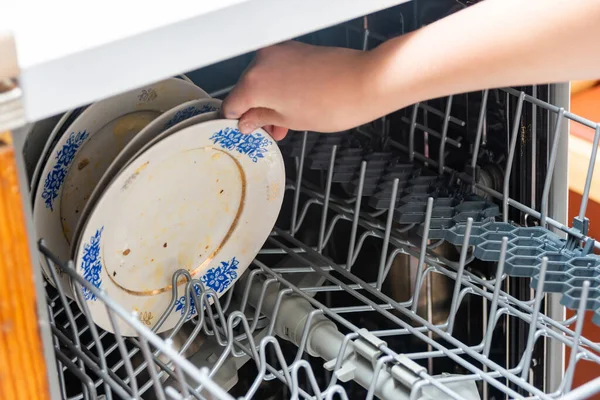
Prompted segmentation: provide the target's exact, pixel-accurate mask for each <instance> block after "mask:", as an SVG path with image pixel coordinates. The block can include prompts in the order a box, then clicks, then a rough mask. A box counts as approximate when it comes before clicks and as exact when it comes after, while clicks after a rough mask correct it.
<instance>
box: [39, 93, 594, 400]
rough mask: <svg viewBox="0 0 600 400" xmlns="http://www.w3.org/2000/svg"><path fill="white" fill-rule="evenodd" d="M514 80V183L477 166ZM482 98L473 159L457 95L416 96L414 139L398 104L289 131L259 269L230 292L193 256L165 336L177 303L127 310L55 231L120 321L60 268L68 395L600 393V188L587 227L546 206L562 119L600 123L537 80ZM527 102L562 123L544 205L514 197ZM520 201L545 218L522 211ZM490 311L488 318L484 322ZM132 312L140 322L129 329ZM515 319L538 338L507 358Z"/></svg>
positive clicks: (58, 295) (411, 116)
mask: <svg viewBox="0 0 600 400" xmlns="http://www.w3.org/2000/svg"><path fill="white" fill-rule="evenodd" d="M498 93H500V94H501V95H502V96H506V98H507V99H508V98H510V99H512V100H513V101H514V102H515V104H516V108H515V110H514V113H515V114H514V120H513V121H512V123H511V124H510V131H509V132H508V133H509V135H507V139H508V140H507V141H508V143H507V155H506V158H505V159H504V160H503V162H504V164H505V165H506V169H505V170H504V171H503V175H501V176H500V181H501V182H502V184H503V190H502V192H500V191H497V190H496V189H494V188H493V187H492V186H491V185H489V184H487V183H486V182H487V181H483V183H482V180H481V179H480V178H481V175H480V172H478V163H479V160H480V158H479V157H480V153H479V152H480V147H481V145H482V142H483V141H484V139H482V138H484V134H485V123H484V122H485V118H486V110H487V108H486V105H487V102H488V97H491V96H492V95H493V94H494V95H498ZM478 99H479V103H480V110H479V114H478V117H477V121H478V123H477V129H476V137H475V140H474V142H473V143H472V144H471V145H470V149H469V151H468V154H469V162H468V168H466V169H465V170H464V171H457V170H454V169H453V168H451V167H450V166H449V164H448V163H447V159H448V156H447V154H448V153H447V151H446V149H445V146H446V144H449V146H453V147H457V148H458V147H461V146H465V142H460V141H458V140H457V139H455V138H453V137H452V136H451V135H449V134H448V132H449V130H448V125H449V124H452V123H454V124H457V125H460V123H461V122H462V121H461V120H460V118H458V117H455V116H453V115H452V114H451V109H452V97H450V98H449V99H446V100H445V101H446V104H447V105H448V106H447V107H446V109H445V112H444V111H441V110H440V109H438V108H436V106H435V105H432V104H428V103H422V104H417V105H415V106H413V107H411V108H410V109H409V110H406V112H405V113H404V114H403V116H402V117H401V119H402V120H403V122H404V123H405V129H404V135H403V136H401V137H403V138H406V139H407V140H406V141H400V140H398V137H399V136H395V135H394V134H390V124H389V123H386V121H385V120H384V121H378V122H377V123H374V124H369V125H367V126H363V127H359V128H357V129H355V130H353V131H351V132H346V133H342V134H333V135H319V134H316V133H308V132H304V133H301V132H298V133H292V134H290V136H289V138H288V139H287V140H286V141H285V142H283V143H281V148H282V152H283V153H284V154H286V155H287V157H288V161H287V164H288V169H289V171H288V175H289V179H288V183H287V187H286V200H285V202H284V211H283V212H282V214H281V216H280V220H279V221H278V223H277V225H276V227H275V228H274V230H273V232H272V234H271V235H270V237H269V239H268V240H267V242H266V243H265V246H264V247H263V249H262V250H261V252H260V253H259V255H258V256H257V258H256V259H255V261H254V262H253V265H252V267H251V269H249V270H248V271H247V272H246V273H245V274H244V276H243V277H242V278H241V279H240V281H239V282H237V283H236V284H235V287H234V288H232V289H231V290H229V291H228V292H227V293H226V295H224V296H223V297H222V298H220V299H218V298H217V296H216V293H215V292H214V291H213V290H212V289H208V288H206V287H205V286H204V285H203V284H202V282H200V281H199V280H196V279H193V278H192V277H191V276H190V275H189V273H188V272H187V271H185V270H180V271H178V272H177V273H176V274H175V276H174V277H173V282H174V283H176V282H180V281H184V282H185V285H186V296H184V297H182V298H175V297H173V298H172V299H171V303H170V306H169V308H168V311H167V314H168V313H171V312H172V313H177V314H178V315H181V319H180V321H179V323H178V325H177V326H176V328H175V329H174V330H172V331H169V332H167V333H164V334H161V335H160V336H159V335H156V334H154V333H153V331H152V329H156V328H157V327H158V326H159V325H160V324H161V321H163V320H164V319H165V318H166V315H162V316H159V315H146V314H142V315H140V314H137V313H133V314H132V313H130V312H129V311H126V310H123V309H121V308H120V307H119V306H118V305H116V304H115V303H114V302H113V301H112V300H111V299H110V298H108V297H107V296H106V295H105V294H104V293H103V292H101V291H99V290H98V289H96V288H95V287H94V286H92V285H90V284H89V283H88V282H87V281H85V280H84V279H82V278H81V277H80V276H79V275H77V274H76V273H75V272H74V270H73V268H72V265H71V263H67V264H65V263H60V262H58V261H57V258H56V257H55V256H54V255H53V254H51V253H50V252H49V251H48V250H47V249H46V248H45V247H44V243H43V241H41V242H40V246H39V248H40V253H41V258H42V261H43V262H47V263H49V265H50V266H51V267H52V268H49V270H50V271H52V274H53V276H54V277H56V276H57V274H68V275H69V276H70V277H71V279H72V280H73V282H74V285H75V287H76V288H77V289H78V290H75V292H76V294H77V295H78V296H80V295H81V290H82V288H85V289H86V290H88V291H90V292H92V293H93V294H94V295H95V296H96V297H97V298H98V299H99V300H100V301H101V302H103V303H104V304H105V305H106V308H107V310H108V312H109V315H110V317H111V320H112V321H113V327H114V328H115V334H114V335H113V334H110V333H107V332H104V331H102V330H101V329H99V328H97V327H96V326H95V325H94V323H93V322H92V319H91V317H90V316H89V314H88V313H87V311H86V307H85V302H81V304H82V305H83V308H82V310H80V309H79V307H78V306H77V304H75V302H74V301H73V300H69V299H68V298H67V297H66V296H65V295H64V293H63V291H62V288H61V287H60V280H56V279H55V281H56V286H57V287H56V289H55V288H53V287H51V286H50V285H48V286H47V303H48V307H49V311H50V318H51V321H50V322H51V328H52V333H53V337H54V346H55V353H56V359H57V364H58V365H57V368H58V379H59V383H60V387H61V390H62V396H63V397H64V398H70V399H79V398H84V399H88V398H90V399H99V398H106V399H111V398H138V397H142V398H157V399H165V398H171V399H184V398H185V399H188V398H198V399H201V398H206V399H212V398H218V399H232V398H234V396H241V397H244V398H283V397H286V398H318V399H329V398H342V399H347V398H354V397H358V396H360V398H367V399H371V398H374V397H378V398H382V399H409V398H410V399H433V398H436V397H437V398H456V399H462V398H466V399H472V398H485V399H487V398H499V397H505V396H507V397H509V398H525V397H527V398H540V399H549V398H557V397H561V396H564V397H563V398H570V399H579V398H586V397H587V396H589V395H592V394H593V393H595V392H598V391H600V389H599V387H600V381H599V380H598V379H596V381H593V382H590V383H588V384H587V385H584V386H581V387H579V388H577V389H575V390H572V385H573V374H574V371H575V367H576V365H577V364H578V363H579V362H580V361H583V360H585V361H589V362H592V363H596V364H600V344H599V343H595V342H593V341H592V340H589V339H587V338H585V337H584V336H583V335H582V329H583V326H584V315H585V313H586V310H593V311H595V314H594V317H593V322H594V323H596V324H600V304H599V303H598V302H599V301H600V292H599V290H600V258H598V257H596V256H595V255H594V254H593V250H594V248H598V244H597V242H595V241H594V240H593V239H592V238H589V237H588V236H587V224H588V222H587V220H586V219H585V209H586V204H587V197H588V194H589V193H586V194H585V195H584V201H583V203H582V207H581V213H580V215H579V216H578V217H577V218H576V220H575V223H574V224H573V226H566V225H564V224H561V223H560V222H558V221H556V220H554V219H552V218H550V215H549V213H548V196H549V193H550V185H551V180H552V174H553V171H554V168H555V162H556V154H557V148H558V142H559V140H558V138H559V135H560V134H561V132H562V130H561V125H562V124H564V123H566V122H567V120H571V121H577V122H579V123H582V124H584V125H586V126H588V127H589V128H590V129H594V130H595V132H596V133H595V144H597V142H598V139H599V138H600V125H598V124H595V123H592V122H590V121H587V120H585V119H583V118H580V117H578V116H576V115H573V114H571V113H570V112H568V111H565V110H564V109H562V108H559V107H556V106H554V105H552V104H550V103H548V102H546V101H543V100H540V99H538V98H537V97H536V96H534V95H530V94H527V93H526V92H525V91H520V90H515V89H504V90H498V91H491V90H490V91H484V92H483V93H482V94H480V97H478ZM525 104H528V105H530V106H533V107H537V108H539V109H540V110H544V112H547V113H548V115H551V116H552V120H553V126H554V129H551V130H549V131H551V132H553V134H554V137H553V138H552V139H553V142H552V143H553V144H552V146H550V152H549V159H548V172H547V175H546V177H545V180H544V186H543V191H542V198H541V199H540V204H541V207H540V211H536V210H534V209H533V208H530V207H528V206H526V205H524V204H522V203H521V202H518V201H516V200H514V199H512V198H511V197H510V196H509V185H510V182H511V171H512V168H513V165H514V163H515V160H514V158H515V153H516V149H517V142H518V140H519V139H520V138H521V118H522V113H523V110H524V105H525ZM423 114H429V115H433V116H438V117H440V118H441V120H442V121H444V123H443V124H442V130H441V132H437V131H436V130H435V128H431V127H430V126H428V124H427V121H426V118H425V119H423V120H422V121H421V120H419V119H420V118H424V117H423ZM415 132H425V133H428V134H429V136H430V137H431V138H437V139H439V148H438V149H437V150H438V154H439V157H437V158H435V157H432V156H430V153H433V152H430V151H429V148H428V145H427V143H425V144H423V150H422V151H418V150H417V147H418V146H419V140H420V139H419V138H418V137H417V134H416V133H415ZM432 142H433V139H432ZM378 147H379V148H378ZM431 148H432V149H433V148H434V147H431ZM595 149H596V147H594V153H593V154H592V160H591V162H590V166H591V167H590V172H589V174H588V177H587V178H588V180H587V185H586V188H587V189H588V192H589V187H590V184H591V179H592V176H593V175H592V173H593V166H594V162H595V156H596V153H595ZM514 210H516V212H517V213H523V214H527V216H528V217H529V218H532V219H534V220H536V221H538V222H537V224H535V225H534V224H531V226H521V225H517V224H514V223H511V222H510V220H509V217H510V216H511V215H514V214H511V212H513V213H514V212H515V211H514ZM475 264H477V265H478V267H477V268H473V266H474V265H475ZM513 277H517V278H521V280H522V281H523V280H524V281H525V282H527V285H529V283H530V285H531V289H530V290H526V291H525V292H526V295H525V296H517V295H515V294H514V292H513V291H511V290H509V289H510V288H509V286H510V285H511V284H513V282H512V281H511V280H512V279H513ZM399 285H400V286H399ZM402 285H404V286H402ZM442 292H443V293H442ZM527 292H528V293H527ZM550 293H562V300H561V301H562V304H563V305H564V306H566V307H568V308H571V309H575V310H577V311H576V313H575V315H574V316H573V317H570V318H566V317H563V318H557V317H556V315H553V316H549V315H547V314H548V312H547V310H548V307H547V304H548V303H549V294H550ZM442 294H445V296H442V297H444V299H445V300H444V301H443V302H439V303H436V298H437V297H440V296H441V295H442ZM195 310H199V312H198V315H196V316H194V317H191V315H194V314H195ZM475 314H476V315H477V317H476V318H477V321H478V324H477V326H474V325H475V324H474V323H473V321H471V322H470V323H469V319H473V318H475V317H473V315H475ZM117 319H121V320H123V321H126V322H127V323H128V324H129V325H131V326H132V327H133V328H134V329H135V331H136V332H137V333H138V337H137V338H124V337H122V336H121V335H120V333H119V331H118V324H116V323H114V321H116V320H117ZM511 325H512V326H520V327H521V328H520V329H521V332H520V335H521V336H522V338H523V340H522V341H521V347H520V349H521V351H519V352H518V354H516V355H515V354H514V351H513V354H512V357H508V356H507V355H506V354H508V353H510V351H509V350H506V349H505V350H506V351H504V352H502V354H499V353H498V352H497V351H496V349H497V348H499V347H502V348H504V347H506V346H505V344H506V341H507V340H510V339H511V338H510V336H511V332H513V331H511V330H510V327H509V326H511ZM553 346H554V347H556V346H558V347H559V348H560V347H562V346H564V347H565V348H568V349H569V353H567V354H568V355H567V362H566V364H565V369H564V371H565V373H564V377H563V378H562V380H561V381H560V382H557V383H556V385H555V386H554V387H552V386H551V385H550V384H548V383H547V382H546V384H545V385H543V384H542V385H540V384H539V383H538V382H536V381H535V379H534V378H533V375H534V374H533V372H532V371H534V370H535V369H536V368H539V365H538V362H539V358H538V356H537V352H539V351H541V352H542V353H544V354H546V353H547V352H548V349H550V348H552V347H553ZM540 349H541V350H540ZM544 362H545V363H546V364H548V363H562V360H556V359H554V360H552V359H550V360H549V359H545V360H544ZM559 368H561V367H559Z"/></svg>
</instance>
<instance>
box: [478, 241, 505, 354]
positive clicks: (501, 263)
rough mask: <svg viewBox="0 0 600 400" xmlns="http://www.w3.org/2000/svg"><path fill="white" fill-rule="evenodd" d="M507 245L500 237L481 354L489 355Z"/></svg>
mask: <svg viewBox="0 0 600 400" xmlns="http://www.w3.org/2000/svg"><path fill="white" fill-rule="evenodd" d="M507 246H508V238H507V237H506V236H504V237H503V238H502V244H501V247H500V258H499V260H498V266H497V267H496V282H495V284H494V294H493V297H492V303H491V305H490V312H489V316H488V321H487V329H486V332H485V337H484V339H483V341H484V345H483V355H484V356H485V357H489V355H490V348H491V346H492V335H493V333H494V327H495V325H496V313H497V311H498V298H499V297H500V289H501V287H502V275H503V274H504V262H505V260H506V248H507Z"/></svg>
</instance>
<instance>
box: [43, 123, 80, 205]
mask: <svg viewBox="0 0 600 400" xmlns="http://www.w3.org/2000/svg"><path fill="white" fill-rule="evenodd" d="M88 136H89V134H88V132H87V131H83V132H78V133H75V132H72V133H71V134H70V135H69V138H68V139H67V141H66V142H65V144H64V145H63V147H62V148H61V149H60V150H59V151H58V153H57V154H56V157H54V160H55V161H56V163H55V164H54V167H52V171H50V172H48V175H47V176H46V179H45V181H44V191H43V192H42V198H43V199H44V203H45V204H46V208H49V209H50V210H51V211H54V208H53V206H54V204H53V203H54V199H56V197H58V192H59V190H60V187H61V186H62V184H63V182H64V181H65V178H66V177H67V172H68V171H69V166H70V165H71V162H73V159H74V158H75V154H77V150H79V147H81V145H82V144H83V142H84V141H85V140H86V139H87V138H88Z"/></svg>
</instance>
